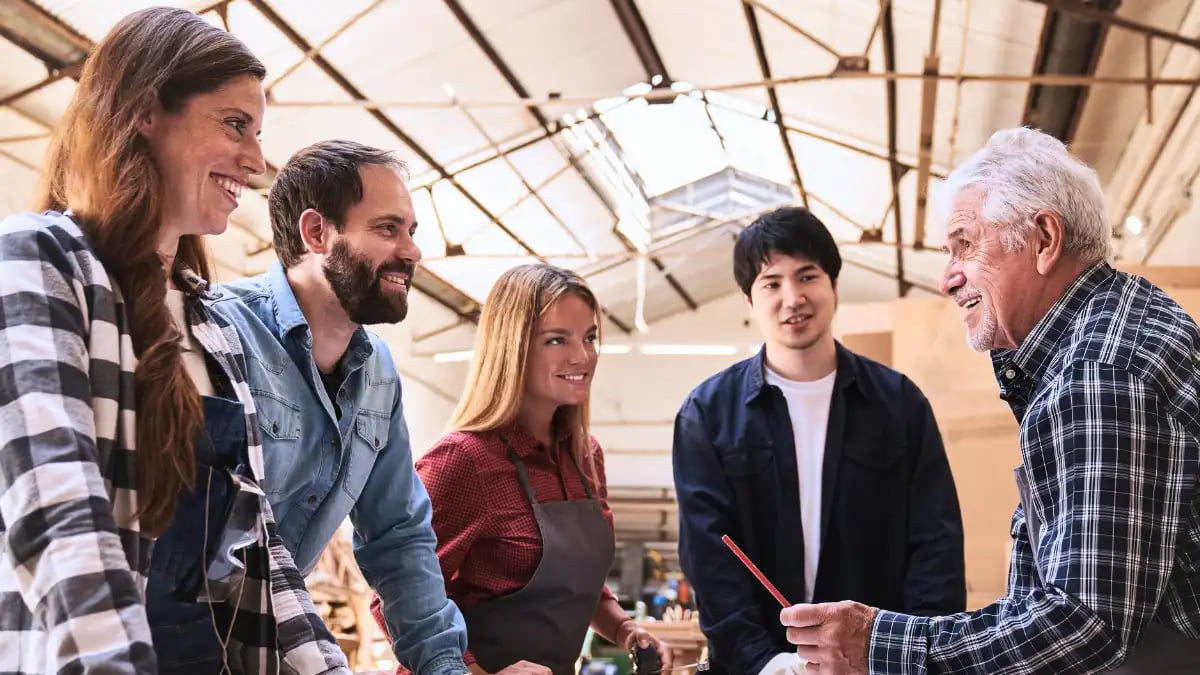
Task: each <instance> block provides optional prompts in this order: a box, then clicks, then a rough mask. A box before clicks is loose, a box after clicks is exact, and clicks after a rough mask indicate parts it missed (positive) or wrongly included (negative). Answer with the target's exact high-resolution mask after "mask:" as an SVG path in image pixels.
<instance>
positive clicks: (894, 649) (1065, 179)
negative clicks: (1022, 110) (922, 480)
mask: <svg viewBox="0 0 1200 675" xmlns="http://www.w3.org/2000/svg"><path fill="white" fill-rule="evenodd" d="M944 187H945V190H944V191H943V196H944V197H945V199H946V200H947V204H948V208H946V209H944V210H945V211H947V212H948V214H949V215H948V218H947V221H946V242H947V252H948V253H949V254H950V261H949V264H948V265H947V267H946V270H945V273H944V276H943V278H942V291H943V292H944V293H945V294H946V295H948V296H950V297H952V298H953V299H954V300H955V302H956V303H957V304H958V305H959V306H960V307H961V308H962V311H963V321H964V323H965V324H966V329H967V341H968V343H969V344H970V345H971V347H972V348H974V349H976V350H979V351H990V352H991V357H992V363H993V366H994V369H995V372H996V378H997V381H998V382H999V384H1000V397H1001V398H1002V399H1003V400H1004V401H1006V402H1007V403H1008V404H1009V406H1010V408H1011V409H1012V411H1013V414H1014V415H1015V416H1016V418H1017V420H1018V422H1019V423H1020V434H1019V436H1020V444H1021V459H1022V463H1021V466H1019V467H1017V468H1016V469H1015V475H1016V481H1017V487H1018V492H1019V493H1020V496H1021V505H1020V506H1019V507H1018V508H1017V510H1016V514H1015V515H1014V517H1013V523H1012V536H1013V553H1012V560H1011V565H1010V570H1009V579H1008V591H1007V594H1006V595H1005V597H1003V598H1001V599H1000V600H998V601H996V602H995V603H993V604H991V605H989V606H987V607H984V608H983V609H980V610H977V611H974V612H964V613H961V614H954V615H951V616H943V617H917V616H909V615H905V614H898V613H894V612H888V611H884V610H879V609H876V608H873V607H867V606H865V605H861V604H858V603H853V602H841V603H833V604H826V605H811V604H809V605H796V606H793V607H790V608H787V609H785V610H783V612H782V613H781V615H780V620H781V621H782V622H783V624H784V625H785V626H788V639H789V640H790V641H791V642H792V643H793V644H796V645H799V647H798V651H799V654H800V656H801V657H802V658H805V659H807V660H808V661H809V662H810V665H809V671H810V672H819V673H821V675H826V674H827V673H836V674H839V675H840V674H842V673H887V674H910V673H911V674H914V675H915V674H918V673H920V674H926V673H928V674H932V673H988V674H989V675H992V674H994V673H1094V672H1105V671H1113V672H1120V673H1126V674H1132V673H1137V674H1141V673H1155V674H1162V673H1200V479H1198V474H1200V329H1198V328H1197V326H1196V323H1195V322H1194V321H1193V320H1192V319H1191V318H1190V317H1189V316H1188V315H1187V313H1186V312H1184V311H1183V309H1181V308H1180V307H1179V305H1178V304H1176V303H1175V302H1174V301H1173V300H1171V298H1169V297H1167V295H1166V294H1165V293H1163V292H1162V291H1161V290H1160V289H1158V288H1156V287H1154V286H1153V285H1152V284H1150V283H1149V282H1147V281H1146V280H1145V279H1142V278H1140V277H1137V276H1133V275H1129V274H1125V273H1122V272H1118V271H1116V270H1114V269H1113V268H1112V267H1111V266H1110V265H1109V264H1108V262H1107V260H1108V256H1109V232H1110V230H1109V222H1108V218H1107V216H1106V212H1105V205H1104V197H1103V194H1102V191H1101V188H1100V183H1099V180H1098V179H1097V177H1096V174H1095V172H1094V171H1093V170H1092V169H1091V168H1090V167H1088V166H1087V165H1085V164H1083V163H1082V162H1080V161H1079V160H1077V159H1076V158H1074V157H1072V156H1071V155H1070V154H1069V153H1068V152H1067V149H1066V147H1065V146H1064V145H1063V144H1062V143H1061V142H1059V141H1058V140H1056V139H1054V138H1053V137H1051V136H1048V135H1046V134H1044V133H1041V132H1039V131H1036V130H1033V129H1025V128H1019V129H1008V130H1004V131H999V132H997V133H996V134H994V135H993V136H992V137H991V139H989V141H988V143H987V146H986V147H984V148H983V149H981V150H979V151H978V152H977V153H975V155H973V156H972V157H971V158H969V159H968V160H967V161H966V162H964V163H963V165H962V166H960V167H959V168H957V169H956V170H955V171H954V172H953V174H952V175H951V176H950V177H949V178H948V180H947V182H946V184H945V186H944ZM1114 669H1115V670H1114Z"/></svg>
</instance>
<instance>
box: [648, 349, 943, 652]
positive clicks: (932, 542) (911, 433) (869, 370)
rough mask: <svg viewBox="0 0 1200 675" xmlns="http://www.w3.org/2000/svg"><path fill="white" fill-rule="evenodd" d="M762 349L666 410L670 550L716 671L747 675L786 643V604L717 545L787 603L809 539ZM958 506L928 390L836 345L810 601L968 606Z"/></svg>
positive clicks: (783, 415)
mask: <svg viewBox="0 0 1200 675" xmlns="http://www.w3.org/2000/svg"><path fill="white" fill-rule="evenodd" d="M763 362H764V352H763V351H761V350H760V351H759V353H758V355H757V356H755V357H753V358H750V359H747V360H745V361H742V362H740V363H737V364H735V365H733V366H731V367H729V368H728V369H726V370H724V371H722V372H720V373H718V374H716V375H714V376H713V377H711V378H709V379H708V380H706V381H705V382H704V383H702V384H701V385H700V386H698V387H696V389H694V390H693V391H692V393H691V394H690V395H689V396H688V398H687V400H686V401H685V402H684V404H683V407H682V408H681V409H680V411H679V414H678V415H677V416H676V418H675V438H674V447H673V451H672V464H673V467H674V475H675V491H676V496H677V498H678V500H679V555H680V563H681V565H682V567H683V572H684V574H686V575H687V578H688V580H689V581H690V582H691V583H692V585H693V587H694V589H695V591H696V600H697V602H698V604H699V610H700V627H701V629H702V630H703V631H704V634H705V636H706V637H707V638H708V643H709V658H710V662H711V665H712V667H713V672H729V673H748V674H749V675H755V674H756V673H757V672H758V671H759V670H760V669H761V668H762V667H763V666H764V665H766V662H767V661H768V660H770V658H771V657H772V656H774V655H775V654H778V653H781V652H790V651H795V646H794V645H791V644H789V643H788V641H787V637H786V635H785V632H784V629H783V627H782V626H781V624H780V623H779V610H780V609H781V607H780V605H779V603H777V602H776V601H775V600H774V599H772V597H771V596H770V594H768V593H767V591H766V590H764V589H763V588H762V586H761V585H760V584H759V583H758V581H757V580H755V579H754V577H753V576H751V574H750V573H749V572H748V571H746V569H745V568H744V567H743V566H742V564H741V563H740V562H739V561H738V560H737V558H736V557H734V555H733V554H732V553H731V552H730V551H729V549H727V548H726V547H725V545H724V544H723V543H722V542H721V535H723V534H728V535H729V536H730V537H731V538H732V539H733V540H734V541H735V542H736V543H737V544H738V545H739V546H741V548H742V549H743V550H744V551H745V552H746V555H748V556H749V557H750V559H751V560H753V561H754V562H755V563H756V564H757V565H758V567H759V568H760V569H761V570H762V571H763V573H764V574H765V575H766V576H767V578H768V579H770V580H771V581H772V582H773V583H774V584H775V585H776V587H777V588H779V590H780V591H781V592H782V593H783V595H784V597H785V598H787V599H788V601H789V602H791V603H798V602H802V601H803V600H804V597H805V595H804V540H803V536H802V525H801V519H800V495H799V478H798V476H797V472H796V471H797V470H796V450H795V437H794V435H793V433H792V425H791V419H790V417H789V416H788V411H787V401H786V400H785V399H784V396H783V393H782V392H781V391H780V390H779V389H778V388H777V387H775V386H773V385H769V384H766V383H765V381H764V374H763ZM966 596H967V591H966V578H965V573H964V562H963V533H962V516H961V513H960V511H959V505H958V494H957V491H956V490H955V487H954V479H953V477H952V476H951V473H950V466H949V463H948V462H947V460H946V452H945V449H944V448H943V446H942V439H941V435H940V433H939V432H938V428H937V422H936V421H935V420H934V417H933V411H932V409H931V408H930V407H929V401H928V400H926V398H925V396H924V394H922V393H921V391H920V390H919V389H918V388H917V386H916V385H915V384H913V382H912V381H911V380H909V379H908V378H907V377H905V376H904V375H902V374H900V373H898V372H896V371H894V370H892V369H890V368H888V367H886V366H883V365H881V364H879V363H876V362H875V361H872V360H870V359H868V358H866V357H863V356H859V355H857V354H855V353H853V352H851V351H850V350H848V349H846V348H845V347H843V346H842V345H841V344H840V343H839V344H838V345H837V375H836V377H835V382H834V388H833V400H832V401H831V405H830V411H829V427H828V430H827V436H826V444H825V459H824V468H823V476H822V496H821V556H820V563H819V565H818V567H817V578H816V588H815V589H814V592H813V602H835V601H839V600H855V601H858V602H862V603H865V604H868V605H871V606H874V607H879V608H883V609H889V610H895V611H901V612H906V613H909V614H918V615H938V614H952V613H955V612H961V611H963V610H964V609H965V608H966Z"/></svg>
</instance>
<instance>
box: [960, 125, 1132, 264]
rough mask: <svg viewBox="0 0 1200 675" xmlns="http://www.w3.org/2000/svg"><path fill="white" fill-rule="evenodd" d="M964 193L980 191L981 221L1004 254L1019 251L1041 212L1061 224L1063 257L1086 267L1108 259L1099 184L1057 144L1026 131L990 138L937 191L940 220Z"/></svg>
mask: <svg viewBox="0 0 1200 675" xmlns="http://www.w3.org/2000/svg"><path fill="white" fill-rule="evenodd" d="M968 187H974V188H976V189H981V190H982V195H983V206H982V207H981V208H980V210H979V215H980V217H981V218H982V219H983V220H984V222H985V223H988V224H991V225H993V226H995V227H997V228H999V229H1000V242H1001V243H1002V244H1003V246H1004V248H1005V249H1007V250H1009V251H1015V250H1017V249H1020V248H1022V247H1023V246H1024V245H1025V241H1026V240H1027V239H1028V237H1029V235H1030V233H1031V232H1032V231H1033V216H1034V214H1035V213H1037V212H1038V211H1040V210H1043V209H1045V210H1048V211H1054V212H1055V213H1057V214H1058V215H1059V216H1060V217H1061V218H1062V220H1063V227H1064V229H1065V233H1064V239H1065V241H1064V252H1065V253H1067V254H1071V255H1074V256H1075V257H1076V258H1077V259H1079V260H1080V261H1081V262H1085V263H1092V262H1099V261H1101V260H1108V259H1109V256H1110V254H1111V251H1112V229H1111V226H1110V225H1109V220H1108V209H1107V207H1106V205H1105V202H1104V191H1103V189H1102V188H1101V187H1100V179H1099V177H1098V176H1097V175H1096V171H1095V170H1094V169H1092V167H1090V166H1088V165H1087V164H1085V163H1084V162H1082V161H1080V160H1079V159H1077V158H1075V157H1074V156H1072V155H1071V153H1070V152H1068V151H1067V146H1066V145H1064V144H1063V143H1062V141H1060V140H1058V139H1057V138H1054V137H1053V136H1051V135H1049V134H1046V133H1044V132H1042V131H1038V130H1037V129H1030V128H1027V127H1017V128H1015V129H1002V130H1000V131H997V132H996V133H994V134H992V136H991V138H989V139H988V142H987V145H985V146H984V147H983V148H981V149H980V150H978V151H976V152H975V154H973V155H971V156H970V157H969V158H967V160H966V161H964V162H963V163H962V164H960V165H959V166H958V167H957V168H956V169H954V171H953V172H952V173H951V174H950V175H949V176H948V177H947V178H946V181H945V183H943V185H942V187H941V189H940V190H939V191H938V194H939V197H940V199H939V202H940V203H939V206H940V212H941V214H942V217H943V219H944V218H945V217H947V216H948V215H949V214H950V213H951V212H952V211H953V204H954V200H955V198H956V197H957V196H958V194H959V192H961V191H962V190H963V189H965V188H968Z"/></svg>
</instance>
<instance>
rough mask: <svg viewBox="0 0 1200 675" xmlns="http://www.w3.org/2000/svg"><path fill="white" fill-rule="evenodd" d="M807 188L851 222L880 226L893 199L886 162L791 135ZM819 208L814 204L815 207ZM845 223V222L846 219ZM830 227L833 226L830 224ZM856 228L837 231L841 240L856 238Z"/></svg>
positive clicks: (797, 135)
mask: <svg viewBox="0 0 1200 675" xmlns="http://www.w3.org/2000/svg"><path fill="white" fill-rule="evenodd" d="M788 136H789V138H790V139H791V143H792V149H793V151H794V152H795V154H796V163H797V164H798V165H799V167H800V176H801V178H803V179H804V188H805V189H806V190H808V192H809V193H811V194H813V195H816V196H818V197H819V198H820V200H821V201H823V202H827V203H829V204H831V205H832V206H833V207H834V208H835V209H836V210H838V211H841V212H842V213H843V214H845V215H846V216H847V217H848V219H849V222H848V223H847V224H848V225H849V224H851V223H857V224H859V225H862V226H863V227H866V228H870V227H872V226H875V225H878V223H879V219H880V218H881V217H883V212H884V209H886V208H887V205H888V203H889V201H890V200H891V173H890V171H889V170H888V165H887V162H885V161H882V160H879V159H876V158H874V157H868V156H866V155H863V154H860V153H857V152H853V151H850V150H846V149H844V148H841V147H838V146H836V145H833V144H831V143H826V142H824V141H821V140H817V139H814V138H809V137H807V136H801V135H800V134H796V133H789V134H788ZM812 206H813V207H814V208H816V205H815V204H812ZM843 222H846V221H845V220H843ZM827 225H829V226H830V227H831V228H833V227H834V225H833V224H832V223H827ZM856 229H857V228H854V229H845V228H843V229H840V230H837V231H835V232H834V236H835V237H837V238H839V239H845V238H851V237H857V232H856Z"/></svg>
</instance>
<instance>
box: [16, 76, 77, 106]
mask: <svg viewBox="0 0 1200 675" xmlns="http://www.w3.org/2000/svg"><path fill="white" fill-rule="evenodd" d="M66 76H67V73H66V72H64V71H62V70H56V71H51V73H50V74H49V75H47V76H46V77H45V78H43V79H41V80H39V81H37V82H34V83H33V84H31V85H29V86H28V87H25V88H24V89H21V90H18V91H14V92H13V93H11V94H8V95H6V96H5V97H4V98H0V107H4V106H7V105H11V104H13V103H15V102H17V101H19V100H20V99H23V98H25V97H26V96H29V95H30V94H34V93H37V92H39V91H41V90H43V89H45V88H46V87H49V86H50V85H52V84H54V83H55V82H58V81H59V80H61V79H63V78H64V77H66Z"/></svg>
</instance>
